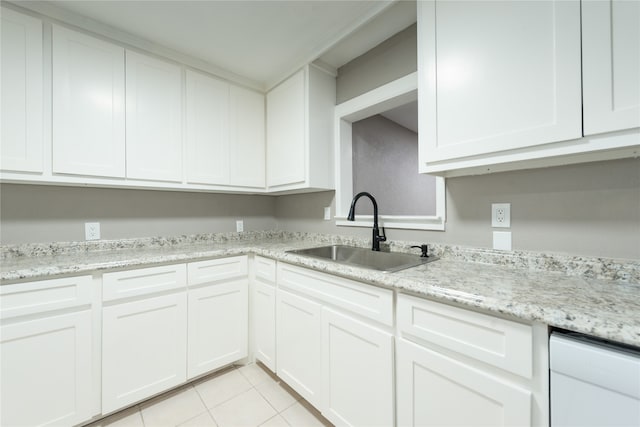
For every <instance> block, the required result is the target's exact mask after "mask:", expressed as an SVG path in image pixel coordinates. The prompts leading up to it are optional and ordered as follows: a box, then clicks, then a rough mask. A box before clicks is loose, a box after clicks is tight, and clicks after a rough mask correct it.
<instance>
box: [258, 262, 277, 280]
mask: <svg viewBox="0 0 640 427" xmlns="http://www.w3.org/2000/svg"><path fill="white" fill-rule="evenodd" d="M254 265H255V267H256V278H258V279H262V280H264V281H267V282H270V283H275V282H276V262H275V260H272V259H269V258H263V257H261V256H257V257H256V258H255V262H254Z"/></svg>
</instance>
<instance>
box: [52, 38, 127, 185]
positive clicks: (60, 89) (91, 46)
mask: <svg viewBox="0 0 640 427" xmlns="http://www.w3.org/2000/svg"><path fill="white" fill-rule="evenodd" d="M52 56H53V83H52V85H53V172H54V173H61V174H75V175H90V176H104V177H121V178H122V177H124V176H125V99H124V90H125V82H124V49H123V48H121V47H119V46H116V45H113V44H110V43H107V42H104V41H102V40H98V39H96V38H93V37H89V36H87V35H84V34H81V33H77V32H75V31H71V30H68V29H65V28H61V27H58V26H54V27H53V52H52Z"/></svg>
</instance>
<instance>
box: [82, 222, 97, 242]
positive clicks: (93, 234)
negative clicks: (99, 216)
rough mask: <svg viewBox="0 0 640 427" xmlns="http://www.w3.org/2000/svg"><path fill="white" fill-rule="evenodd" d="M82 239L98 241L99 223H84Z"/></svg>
mask: <svg viewBox="0 0 640 427" xmlns="http://www.w3.org/2000/svg"><path fill="white" fill-rule="evenodd" d="M84 239H85V240H100V223H99V222H85V223H84Z"/></svg>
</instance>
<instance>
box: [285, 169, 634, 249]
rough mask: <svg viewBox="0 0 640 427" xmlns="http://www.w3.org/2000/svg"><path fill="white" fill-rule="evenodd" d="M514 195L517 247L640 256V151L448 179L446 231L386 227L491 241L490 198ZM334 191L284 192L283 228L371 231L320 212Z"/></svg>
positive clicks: (411, 236)
mask: <svg viewBox="0 0 640 427" xmlns="http://www.w3.org/2000/svg"><path fill="white" fill-rule="evenodd" d="M495 202H506V203H511V224H512V226H511V232H512V236H513V249H515V250H532V251H541V252H556V253H569V254H576V255H584V256H602V257H611V258H624V259H640V159H624V160H615V161H607V162H595V163H586V164H582V165H573V166H563V167H554V168H543V169H532V170H525V171H516V172H503V173H496V174H491V175H479V176H470V177H461V178H451V179H448V180H447V223H446V231H444V232H440V231H418V230H387V236H388V238H389V239H392V240H409V241H421V242H422V241H423V242H434V243H447V244H456V245H464V246H476V247H491V245H492V230H493V229H492V228H491V203H495ZM324 206H332V212H333V213H335V200H334V193H333V192H324V193H313V194H302V195H291V196H280V197H278V201H277V203H276V217H277V219H278V227H279V228H281V229H284V230H292V231H309V232H321V233H340V234H349V235H358V236H362V237H368V236H369V235H370V233H371V231H370V229H368V228H356V227H337V226H335V224H334V222H333V221H323V220H322V208H323V207H324Z"/></svg>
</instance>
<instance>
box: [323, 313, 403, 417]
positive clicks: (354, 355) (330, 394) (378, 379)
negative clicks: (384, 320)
mask: <svg viewBox="0 0 640 427" xmlns="http://www.w3.org/2000/svg"><path fill="white" fill-rule="evenodd" d="M322 363H323V365H322V378H323V384H322V394H323V399H324V404H323V409H322V412H323V415H324V416H325V417H326V418H327V419H329V421H331V422H332V423H333V424H335V425H337V426H392V425H393V424H394V417H393V413H394V411H393V389H394V379H393V335H392V334H391V333H389V332H386V331H383V330H381V329H378V328H375V327H372V326H370V325H368V324H367V323H365V322H362V321H360V320H357V319H355V318H353V317H350V316H347V315H344V314H340V313H338V312H337V311H334V310H331V309H329V308H326V307H325V308H323V309H322Z"/></svg>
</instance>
